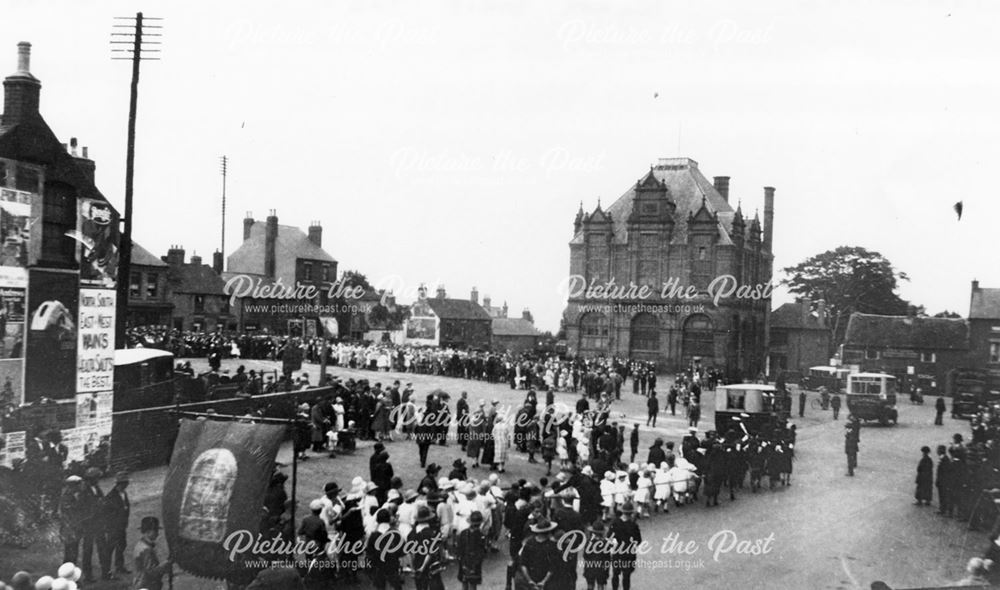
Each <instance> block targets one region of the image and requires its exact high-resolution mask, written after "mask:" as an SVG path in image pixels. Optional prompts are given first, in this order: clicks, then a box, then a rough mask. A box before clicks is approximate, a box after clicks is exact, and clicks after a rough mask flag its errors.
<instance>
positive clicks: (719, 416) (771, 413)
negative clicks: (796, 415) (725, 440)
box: [715, 383, 791, 435]
mask: <svg viewBox="0 0 1000 590" xmlns="http://www.w3.org/2000/svg"><path fill="white" fill-rule="evenodd" d="M790 411H791V397H790V396H789V395H788V394H787V393H785V392H782V391H780V390H779V389H778V388H776V387H774V386H773V385H761V384H759V383H740V384H738V385H722V386H719V387H717V388H716V390H715V430H716V431H717V432H718V433H719V434H720V435H724V434H725V433H726V432H727V431H728V430H729V429H730V428H731V427H732V426H733V425H734V424H736V423H738V422H742V423H743V425H744V426H745V427H746V429H747V432H749V433H751V434H754V433H761V432H771V431H773V430H774V428H775V427H777V426H778V425H779V423H781V422H783V421H785V420H787V419H788V415H789V413H790Z"/></svg>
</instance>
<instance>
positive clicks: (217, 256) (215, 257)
mask: <svg viewBox="0 0 1000 590" xmlns="http://www.w3.org/2000/svg"><path fill="white" fill-rule="evenodd" d="M212 270H214V271H215V274H217V275H221V274H222V252H219V251H218V250H216V251H215V252H213V253H212Z"/></svg>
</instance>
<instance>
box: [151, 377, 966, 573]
mask: <svg viewBox="0 0 1000 590" xmlns="http://www.w3.org/2000/svg"><path fill="white" fill-rule="evenodd" d="M192 364H193V365H195V367H196V369H203V368H204V362H203V361H194V362H193V363H192ZM238 364H241V363H239V362H236V361H226V364H225V365H224V368H230V369H231V370H235V366H236V365H238ZM242 364H245V365H246V366H247V369H251V368H257V369H267V368H273V366H274V363H268V362H256V361H247V362H243V363H242ZM304 371H306V372H309V373H310V374H311V376H312V378H313V379H312V380H313V381H315V379H316V376H318V374H319V370H318V367H316V366H306V367H305V368H304ZM332 372H334V374H338V375H343V376H344V377H345V378H346V377H355V378H358V377H365V378H368V379H369V380H370V381H372V382H375V381H381V382H382V383H383V384H386V383H387V382H388V383H391V381H392V380H393V379H394V378H400V379H402V380H403V381H404V383H405V381H407V380H410V381H413V382H414V385H415V389H416V392H417V394H418V395H419V394H424V393H426V392H428V391H430V390H431V389H433V388H442V389H444V390H446V391H448V392H450V393H452V394H453V395H455V396H457V394H458V393H460V392H461V391H463V390H466V391H468V392H469V397H470V401H471V402H472V403H473V404H474V403H475V402H476V401H477V400H478V399H480V398H483V399H486V400H489V399H492V398H494V397H496V398H499V399H500V401H501V403H502V404H506V403H518V404H519V403H520V402H521V401H522V399H523V396H524V392H523V391H516V392H515V391H511V390H510V389H509V388H508V387H507V386H505V385H490V384H486V383H482V382H472V381H464V380H457V379H450V378H443V377H430V376H424V375H398V374H393V373H381V374H373V373H371V372H368V371H354V370H344V369H339V368H333V369H332ZM661 389H665V386H661ZM556 398H557V401H563V402H566V403H570V404H571V403H573V401H574V400H575V396H573V395H572V394H557V395H556ZM622 398H623V399H622V401H621V402H617V403H616V404H615V406H614V408H613V410H614V411H615V412H621V413H624V414H625V415H626V416H627V417H628V419H629V420H631V419H635V420H637V421H639V422H640V424H641V425H644V424H645V405H644V400H643V398H641V397H639V396H636V395H633V394H632V393H631V390H630V389H629V390H628V391H627V392H623V394H622ZM712 399H713V398H712V393H711V392H706V393H705V394H704V396H703V402H704V403H703V406H705V408H706V410H707V411H706V412H705V418H704V419H703V421H702V423H701V426H702V429H703V430H704V429H707V428H711V424H712V420H713V416H712V412H711V410H710V409H709V408H710V407H711V406H712ZM934 401H935V400H934V399H928V400H927V402H926V404H925V405H923V406H911V405H910V404H909V402H908V401H906V400H905V398H903V399H902V404H901V405H900V408H899V409H900V419H899V422H900V423H899V425H898V426H895V427H879V426H865V427H864V428H863V429H862V432H861V453H860V455H859V468H858V471H857V476H856V477H853V478H849V477H846V476H845V464H846V462H845V456H844V453H843V421H842V420H841V421H839V422H832V421H831V416H830V414H829V412H826V413H822V412H818V411H811V410H810V409H809V408H807V409H806V416H805V417H804V418H802V419H799V418H797V417H796V419H795V423H796V424H798V425H799V426H798V430H799V436H798V445H797V448H796V462H795V466H794V473H793V478H792V484H793V485H791V486H790V487H787V488H781V489H775V490H773V491H764V492H761V493H758V494H750V493H749V491H748V490H745V491H744V492H743V493H742V494H740V495H739V496H738V498H737V500H736V501H735V502H729V501H728V500H726V499H723V500H722V501H721V504H720V506H719V507H717V508H705V507H704V506H702V505H692V506H688V507H684V508H682V509H679V510H674V511H672V512H671V513H670V514H669V515H658V516H656V517H654V518H653V519H651V520H643V521H641V523H640V524H641V528H642V533H643V537H644V539H646V540H648V541H649V542H650V544H651V545H652V547H651V550H650V551H649V552H648V553H647V554H646V555H644V556H643V557H642V558H641V559H640V562H639V569H638V570H637V572H636V573H635V575H634V576H633V588H639V589H645V588H656V587H663V585H664V582H665V580H669V582H668V583H669V585H670V586H672V587H678V588H691V587H699V588H836V589H840V588H845V589H846V588H868V587H869V585H870V583H871V582H872V581H875V580H883V581H885V582H887V583H888V584H889V585H890V586H892V587H899V588H907V587H919V586H933V585H939V584H946V583H949V582H954V581H956V580H958V579H960V578H961V577H962V571H963V565H964V563H965V561H966V560H967V559H968V558H969V557H970V556H972V555H973V554H974V553H977V552H979V551H980V550H981V549H982V547H983V545H984V543H985V535H984V534H983V533H976V532H968V531H966V529H965V526H964V525H962V524H960V523H958V522H956V521H953V520H950V519H944V518H943V517H940V516H938V515H936V514H934V512H935V510H936V508H934V507H930V508H922V507H917V506H914V505H913V495H912V494H913V488H914V484H913V482H914V478H915V470H916V463H917V460H918V459H919V456H920V453H919V448H920V446H922V445H925V444H926V445H930V446H934V445H936V444H940V443H945V442H947V440H948V439H949V438H950V436H951V434H953V433H954V432H962V433H966V432H967V431H968V423H967V422H963V421H958V420H951V419H950V418H946V420H947V421H946V425H945V426H943V427H935V426H933V425H932V423H933V418H934V412H933V405H934ZM797 407H798V406H797V400H796V411H797ZM666 414H667V415H666V416H664V414H663V413H661V417H660V421H659V425H658V428H657V429H656V430H652V429H647V428H645V427H644V426H642V427H641V431H642V440H641V444H640V448H641V449H645V448H647V447H648V446H649V444H650V443H651V442H652V440H653V438H655V436H665V437H666V438H667V439H668V440H675V441H678V440H679V438H680V436H681V434H682V432H683V430H684V429H685V428H686V424H685V423H684V422H683V421H682V419H681V418H680V417H676V418H672V417H670V416H669V412H667V413H666ZM843 418H844V414H842V415H841V419H843ZM363 444H364V446H362V447H361V448H359V449H358V451H357V453H356V454H355V455H353V456H351V457H338V458H336V459H332V460H331V459H327V458H321V457H317V458H315V459H311V460H309V461H306V462H304V463H301V464H300V470H299V477H300V479H299V499H300V506H303V505H304V504H305V503H306V502H307V501H308V500H309V499H312V498H313V497H316V496H318V495H319V492H320V491H321V489H322V486H323V484H324V483H325V482H326V481H328V480H331V479H332V480H336V481H338V482H339V483H340V484H341V486H342V487H344V486H347V485H348V483H349V482H350V479H351V478H353V477H354V476H355V475H362V476H364V477H367V470H368V467H367V465H368V464H367V459H368V455H369V450H368V449H369V448H370V444H371V443H363ZM387 446H388V451H389V453H390V455H391V458H390V461H391V462H392V463H393V465H394V467H395V469H396V472H397V474H398V475H401V476H402V477H403V481H404V483H405V484H406V487H410V486H412V485H414V484H415V483H416V481H417V479H418V477H419V475H422V470H421V469H420V468H419V465H418V463H417V457H416V452H415V451H416V446H415V445H414V444H413V443H410V442H399V441H397V442H393V443H390V444H388V445H387ZM458 456H460V453H459V451H458V448H457V446H456V445H455V444H454V443H451V444H450V445H449V446H448V447H433V448H432V450H431V456H430V460H431V461H435V462H437V463H439V464H442V465H444V466H445V467H444V473H445V474H446V473H447V471H448V469H449V467H450V464H451V462H452V460H454V459H455V458H457V457H458ZM644 456H645V452H644V450H643V451H642V452H641V454H640V458H644ZM511 458H512V459H511V463H510V464H509V465H508V470H507V471H508V472H507V474H506V477H505V481H507V482H510V481H512V480H516V479H517V478H521V477H524V478H527V479H533V480H536V481H537V479H538V478H539V477H541V476H543V475H544V465H529V464H528V463H527V461H526V458H525V457H524V456H522V455H521V454H519V453H516V452H512V453H511ZM290 459H291V450H290V448H289V447H288V445H286V446H285V447H284V448H283V449H282V451H281V453H280V454H279V461H280V462H283V463H286V464H287V463H288V462H289V461H290ZM164 473H165V469H163V468H160V469H154V470H149V471H146V472H143V473H139V474H135V475H134V479H133V489H132V494H133V503H134V508H133V513H132V517H133V520H135V521H136V523H138V519H139V518H141V517H142V516H144V515H148V514H159V510H160V506H159V493H160V489H161V485H162V480H163V476H164ZM471 473H475V474H476V475H477V476H479V477H481V478H482V477H485V476H486V472H485V471H484V470H478V471H475V470H472V471H471ZM723 498H725V494H723ZM301 514H302V509H301V508H300V511H299V515H301ZM132 528H134V527H132ZM725 531H732V533H726V532H725ZM672 535H673V536H672ZM713 535H717V537H716V542H715V543H714V544H710V541H711V539H712V537H713ZM769 537H770V538H771V541H770V542H769V543H768V544H766V545H764V544H758V546H761V547H765V548H768V549H769V551H768V552H767V553H766V554H759V555H740V554H737V549H736V547H739V546H741V545H740V544H739V542H742V541H751V542H752V543H750V544H749V546H753V542H756V541H757V540H765V539H767V538H769ZM734 538H735V539H737V540H738V541H737V542H735V543H734V542H733V539H734ZM664 539H668V541H669V540H677V541H679V542H677V543H675V544H674V545H673V546H674V547H675V548H676V547H681V546H683V547H686V548H688V549H691V548H695V551H694V552H693V554H690V553H689V554H677V553H676V552H675V553H669V552H667V553H664V552H663V550H665V549H668V548H669V547H666V546H665V545H664ZM689 541H691V542H693V543H694V544H693V545H689V544H688V542H689ZM668 544H669V543H668ZM716 550H718V551H719V554H718V555H715V553H716ZM164 551H165V549H164ZM504 565H505V563H504V559H503V554H500V555H495V556H492V557H489V558H488V559H487V563H486V565H485V580H486V583H485V584H484V585H483V588H502V587H503V577H504ZM446 579H447V584H448V586H447V587H449V588H451V587H454V585H455V584H456V583H457V582H456V581H455V573H454V568H452V569H450V570H449V571H448V573H447V578H446ZM582 586H583V581H582V579H581V581H580V587H582ZM175 587H176V588H184V589H189V588H190V589H191V590H201V589H209V588H216V587H217V586H216V585H215V584H213V583H209V582H206V581H200V580H193V579H191V578H189V577H187V576H186V575H183V574H182V575H179V576H178V577H177V579H176V582H175Z"/></svg>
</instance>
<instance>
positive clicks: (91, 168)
mask: <svg viewBox="0 0 1000 590" xmlns="http://www.w3.org/2000/svg"><path fill="white" fill-rule="evenodd" d="M69 145H70V155H71V156H73V160H74V161H75V162H76V165H77V166H78V167H79V168H80V170H82V171H83V173H84V175H85V176H86V177H87V180H89V181H90V183H91V184H94V172H95V171H96V169H97V166H96V165H95V164H94V161H93V160H91V159H90V158H88V157H87V147H86V146H84V147H83V148H82V149H81V151H80V155H77V152H76V146H77V143H76V138H75V137H73V138H70V140H69Z"/></svg>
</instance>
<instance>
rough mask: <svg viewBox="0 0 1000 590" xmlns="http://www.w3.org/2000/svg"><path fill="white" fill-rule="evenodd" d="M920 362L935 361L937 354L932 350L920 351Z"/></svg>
mask: <svg viewBox="0 0 1000 590" xmlns="http://www.w3.org/2000/svg"><path fill="white" fill-rule="evenodd" d="M920 362H922V363H936V362H937V354H936V353H933V352H921V353H920Z"/></svg>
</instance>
